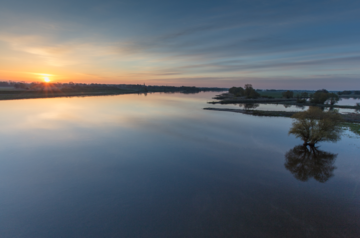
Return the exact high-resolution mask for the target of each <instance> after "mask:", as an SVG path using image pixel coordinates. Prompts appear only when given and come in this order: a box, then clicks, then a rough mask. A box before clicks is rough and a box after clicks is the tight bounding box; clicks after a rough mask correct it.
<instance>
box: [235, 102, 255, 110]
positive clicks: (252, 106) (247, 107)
mask: <svg viewBox="0 0 360 238" xmlns="http://www.w3.org/2000/svg"><path fill="white" fill-rule="evenodd" d="M259 106H260V104H259V103H241V104H239V107H243V108H244V109H245V110H251V109H255V108H257V107H259Z"/></svg>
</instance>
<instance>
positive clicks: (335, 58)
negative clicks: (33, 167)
mask: <svg viewBox="0 0 360 238" xmlns="http://www.w3.org/2000/svg"><path fill="white" fill-rule="evenodd" d="M0 4H1V8H0V51H1V52H2V54H1V55H0V79H2V80H15V81H18V80H24V81H36V80H41V77H43V75H47V76H49V77H51V78H52V80H53V81H59V82H68V81H74V82H99V83H100V82H102V83H141V84H142V83H146V84H162V85H196V86H219V87H230V86H233V85H234V86H242V85H244V84H245V83H252V84H253V86H254V87H256V88H279V89H287V88H293V89H318V88H327V89H340V90H343V89H353V88H356V89H360V80H359V76H360V69H359V65H360V31H359V29H360V1H337V0H333V1H307V0H305V1H277V0H275V1H260V0H259V1H257V0H255V1H254V0H252V1H241V0H233V1H187V0H184V1H162V0H157V1H128V0H125V1H109V0H105V1H92V0H88V1H84V0H73V1H67V0H65V1H53V0H47V1H44V0H27V1H24V0H22V1H20V0H12V1H3V0H0Z"/></svg>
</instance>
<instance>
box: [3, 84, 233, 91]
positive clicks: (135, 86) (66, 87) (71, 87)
mask: <svg viewBox="0 0 360 238" xmlns="http://www.w3.org/2000/svg"><path fill="white" fill-rule="evenodd" d="M0 87H14V88H17V89H23V90H34V91H42V90H53V91H56V90H61V91H64V90H65V91H66V90H75V91H76V90H119V89H123V90H132V91H137V92H183V93H198V92H202V91H225V90H227V88H217V87H209V88H208V87H193V86H181V87H176V86H158V85H151V86H146V85H145V84H98V83H91V84H86V83H73V82H69V83H45V82H33V83H25V82H6V81H3V82H0Z"/></svg>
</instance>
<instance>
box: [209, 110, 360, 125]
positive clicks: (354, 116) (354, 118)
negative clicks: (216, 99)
mask: <svg viewBox="0 0 360 238" xmlns="http://www.w3.org/2000/svg"><path fill="white" fill-rule="evenodd" d="M204 110H211V111H223V112H236V113H242V114H247V115H253V116H265V117H292V116H293V115H294V114H295V113H297V112H286V111H263V110H245V109H230V108H211V107H207V108H204ZM341 115H342V117H343V120H344V121H345V122H350V123H360V114H359V113H346V114H341Z"/></svg>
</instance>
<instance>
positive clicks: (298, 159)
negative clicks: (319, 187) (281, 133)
mask: <svg viewBox="0 0 360 238" xmlns="http://www.w3.org/2000/svg"><path fill="white" fill-rule="evenodd" d="M336 157H337V154H332V153H329V152H325V151H321V150H318V148H317V147H315V146H310V147H309V148H308V147H307V146H304V145H298V146H295V147H294V148H293V149H291V150H289V151H288V152H287V153H286V154H285V158H286V161H285V168H286V169H288V170H289V171H290V172H291V173H292V174H293V175H294V176H295V178H297V179H298V180H301V181H307V180H308V179H310V178H314V179H315V180H317V181H319V182H321V183H324V182H326V181H327V180H328V179H329V178H331V177H332V176H333V171H334V169H335V166H334V162H335V159H336Z"/></svg>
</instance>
